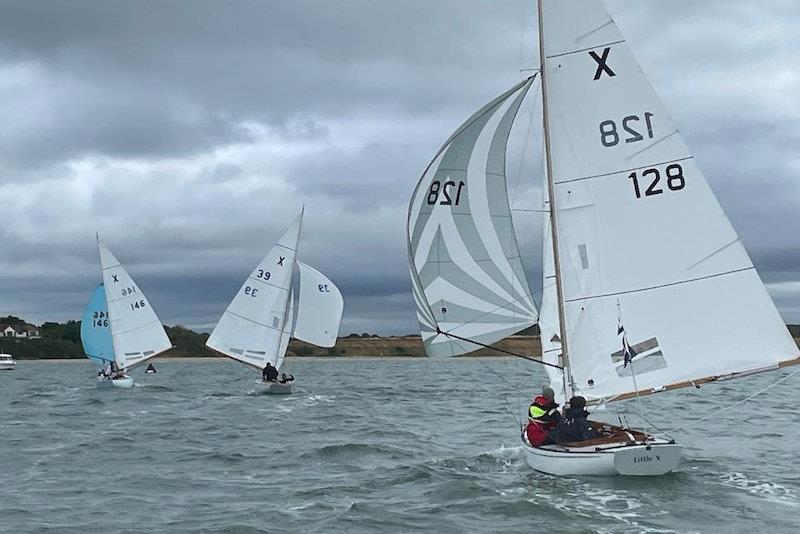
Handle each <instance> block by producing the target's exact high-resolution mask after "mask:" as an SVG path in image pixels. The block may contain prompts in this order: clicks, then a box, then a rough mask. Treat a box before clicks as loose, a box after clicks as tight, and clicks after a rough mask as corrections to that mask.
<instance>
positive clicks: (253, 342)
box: [206, 212, 303, 369]
mask: <svg viewBox="0 0 800 534" xmlns="http://www.w3.org/2000/svg"><path fill="white" fill-rule="evenodd" d="M302 222H303V213H302V212H301V213H300V215H298V216H297V218H296V219H295V220H294V222H293V223H292V224H291V225H290V226H289V228H288V229H287V230H286V232H285V233H284V234H283V237H281V238H280V239H279V240H278V242H277V243H276V244H275V246H274V247H272V249H271V250H270V251H269V253H267V255H266V256H265V257H264V259H263V260H262V261H261V263H259V264H258V265H257V266H256V268H255V269H254V270H253V272H252V273H250V275H249V276H248V277H247V279H246V280H245V281H244V284H243V285H242V288H241V289H240V290H239V292H238V293H237V294H236V296H235V297H234V298H233V301H232V302H231V303H230V305H229V306H228V308H227V309H226V310H225V313H224V314H223V315H222V317H221V318H220V320H219V322H218V323H217V326H216V327H215V328H214V330H213V332H211V336H210V337H209V338H208V341H206V345H207V346H208V347H210V348H212V349H214V350H216V351H218V352H221V353H222V354H225V355H226V356H229V357H231V358H233V359H235V360H238V361H240V362H242V363H244V364H247V365H249V366H251V367H255V368H258V369H261V368H263V367H264V366H265V365H266V364H267V362H269V363H271V364H272V365H276V364H277V361H278V357H279V349H280V344H281V334H282V332H283V331H284V327H285V324H286V321H287V315H288V310H289V305H288V303H289V295H290V291H291V287H290V286H291V282H292V272H293V270H294V264H295V254H296V250H297V243H298V240H299V238H300V227H301V225H302Z"/></svg>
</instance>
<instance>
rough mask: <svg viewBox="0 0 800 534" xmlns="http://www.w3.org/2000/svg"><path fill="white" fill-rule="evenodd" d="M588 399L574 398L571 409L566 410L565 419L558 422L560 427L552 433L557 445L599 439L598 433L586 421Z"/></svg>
mask: <svg viewBox="0 0 800 534" xmlns="http://www.w3.org/2000/svg"><path fill="white" fill-rule="evenodd" d="M587 417H589V412H587V411H586V399H584V398H583V397H572V398H571V399H570V400H569V408H566V409H565V410H564V417H562V418H561V420H560V421H559V422H558V427H556V429H555V430H554V431H553V432H552V434H551V438H552V439H553V441H555V442H556V443H573V442H576V441H584V440H587V439H592V438H596V437H597V433H596V432H595V431H594V429H593V428H592V425H591V424H589V421H588V420H587V419H586V418H587Z"/></svg>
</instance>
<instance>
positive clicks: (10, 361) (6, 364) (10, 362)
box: [0, 354, 17, 371]
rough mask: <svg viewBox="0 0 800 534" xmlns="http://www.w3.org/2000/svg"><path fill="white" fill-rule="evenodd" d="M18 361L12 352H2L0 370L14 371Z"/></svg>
mask: <svg viewBox="0 0 800 534" xmlns="http://www.w3.org/2000/svg"><path fill="white" fill-rule="evenodd" d="M16 366H17V362H16V361H15V360H14V358H13V357H12V356H11V355H10V354H0V371H13V370H14V368H15V367H16Z"/></svg>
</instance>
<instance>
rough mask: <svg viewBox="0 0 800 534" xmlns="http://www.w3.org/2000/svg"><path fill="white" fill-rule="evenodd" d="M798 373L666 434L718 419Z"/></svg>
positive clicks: (794, 372)
mask: <svg viewBox="0 0 800 534" xmlns="http://www.w3.org/2000/svg"><path fill="white" fill-rule="evenodd" d="M797 373H800V369H797V370H795V371H793V372H791V373H789V374H788V375H786V376H784V377H783V378H781V379H780V380H777V381H775V382H774V383H772V384H770V385H769V386H767V387H765V388H763V389H760V390H758V391H756V392H755V393H753V394H752V395H750V396H749V397H747V398H744V399H742V400H740V401H738V402H735V403H733V404H731V405H730V406H726V407H725V408H722V409H721V410H716V411H715V412H714V413H713V414H709V415H707V416H705V417H703V418H701V419H698V420H697V421H692V422H691V423H688V424H686V425H683V426H680V427H677V428H673V429H672V430H667V432H665V434H671V433H673V432H679V431H681V430H686V429H687V428H690V427H692V426H695V425H697V424H699V423H702V422H703V421H706V420H707V419H710V418H712V417H717V416H718V415H719V414H721V413H724V412H727V411H729V410H732V409H733V408H736V407H737V406H739V405H740V404H743V403H745V402H749V401H751V400H753V399H754V398H756V397H758V396H759V395H761V394H762V393H766V392H767V391H769V390H770V389H772V388H774V387H775V386H777V385H778V384H780V383H781V382H785V381H787V380H789V379H790V378H792V377H793V376H794V375H796V374H797Z"/></svg>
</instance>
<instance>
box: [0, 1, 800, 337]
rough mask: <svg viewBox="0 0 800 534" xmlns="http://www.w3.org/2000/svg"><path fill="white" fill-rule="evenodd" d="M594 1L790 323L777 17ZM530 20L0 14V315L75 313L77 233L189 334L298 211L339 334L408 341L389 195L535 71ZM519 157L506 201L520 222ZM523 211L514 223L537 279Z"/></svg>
mask: <svg viewBox="0 0 800 534" xmlns="http://www.w3.org/2000/svg"><path fill="white" fill-rule="evenodd" d="M606 5H607V7H609V9H610V10H611V11H612V14H613V15H614V16H615V18H616V19H617V22H618V24H619V26H620V28H621V30H622V32H623V33H624V34H625V35H626V37H627V39H628V41H629V43H630V45H631V47H632V48H633V51H634V53H635V54H636V56H637V57H638V59H639V61H640V62H641V63H642V66H643V68H644V70H645V72H646V73H647V75H648V76H649V78H650V79H651V81H652V83H653V85H654V86H655V88H656V90H657V92H658V93H659V94H660V95H661V97H662V98H663V100H664V101H665V103H666V105H667V108H668V109H669V110H670V113H671V115H672V116H673V118H674V119H675V120H676V122H677V123H678V125H679V127H680V129H681V131H682V133H683V135H684V136H685V138H686V140H687V142H688V144H689V146H690V147H691V148H692V150H693V152H694V154H695V155H696V158H697V160H698V162H699V164H700V166H701V168H702V169H703V170H704V172H705V174H706V177H707V178H708V180H709V182H710V183H711V185H712V187H713V188H714V189H715V191H716V192H717V195H718V196H719V198H720V201H721V203H722V205H723V207H724V208H725V210H726V211H727V213H728V215H729V217H730V219H731V220H732V222H733V224H734V226H735V227H736V229H737V230H738V231H739V233H740V235H741V237H742V240H743V242H744V244H745V246H746V247H747V249H748V250H749V252H750V253H751V255H752V256H753V260H754V262H755V264H756V267H758V269H759V271H760V273H761V276H762V278H763V279H764V280H765V281H766V282H767V284H768V288H769V290H770V293H771V294H772V295H773V298H775V300H776V303H777V304H778V307H779V308H780V310H781V312H782V314H783V316H784V318H785V319H786V320H787V321H789V322H800V300H798V297H800V232H799V230H800V225H798V222H800V215H798V207H800V180H798V172H800V149H799V148H798V147H800V98H799V97H798V95H800V72H798V66H800V37H798V28H800V3H798V2H796V1H793V0H785V1H780V0H762V1H761V2H753V1H752V0H725V1H721V0H720V1H709V0H706V1H703V2H697V1H692V0H648V1H642V0H613V1H612V0H608V1H607V2H606ZM534 13H535V9H534V3H533V2H532V1H530V0H502V1H501V0H494V1H488V0H486V1H479V0H392V1H390V0H384V1H379V0H358V1H356V0H340V1H334V0H317V1H300V0H284V1H267V0H264V1H247V2H232V1H226V2H217V1H214V2H211V1H207V2H202V1H182V2H176V1H168V2H164V1H161V0H159V1H149V2H144V1H135V2H134V1H125V2H118V1H102V2H100V1H93V2H79V1H70V2H64V1H60V0H57V1H51V2H43V1H31V0H23V1H19V2H14V1H10V0H3V2H2V3H0V315H6V314H14V315H19V316H22V317H24V318H26V319H28V320H29V321H32V322H34V323H41V322H43V321H46V320H58V321H63V320H66V319H70V318H72V319H78V318H79V317H80V315H81V312H82V309H83V306H84V305H85V303H86V301H87V299H88V297H89V295H90V293H91V292H92V290H93V289H94V287H95V286H96V285H97V283H99V280H100V273H99V267H98V259H97V249H96V245H95V240H94V232H95V230H99V231H100V232H101V235H102V236H103V237H104V238H105V240H106V241H107V243H108V244H109V246H110V247H111V249H112V250H113V251H114V252H115V254H116V255H117V257H118V258H119V259H120V261H122V263H123V264H124V265H125V266H126V267H127V268H128V270H129V272H130V273H131V274H132V276H133V277H134V279H136V280H137V282H138V283H139V285H140V286H141V288H142V289H143V290H144V291H145V293H146V294H147V295H148V297H149V299H150V301H151V302H152V304H153V306H154V307H155V309H156V310H157V312H158V314H159V316H160V318H161V320H162V321H163V322H165V323H166V324H172V325H174V324H183V325H186V326H189V327H192V328H195V329H205V330H208V329H210V328H211V327H213V325H214V323H215V322H216V320H217V318H218V317H219V315H220V314H221V313H222V311H223V310H224V309H225V307H226V305H227V303H228V301H229V300H230V299H231V298H232V296H233V294H234V293H235V292H236V291H237V290H238V288H239V286H240V285H241V283H242V280H243V279H244V277H245V276H246V274H247V273H248V272H249V271H250V270H251V269H252V268H253V267H254V266H255V264H256V263H257V262H258V261H259V260H260V258H261V257H262V256H263V255H264V254H265V252H266V251H267V250H268V249H269V248H270V247H271V246H272V244H273V242H274V241H275V239H276V238H277V237H279V235H280V233H281V232H282V230H283V227H285V226H286V225H287V224H288V223H289V221H290V220H291V219H292V218H293V217H294V216H295V214H296V213H297V211H298V210H299V209H300V206H301V205H302V204H305V205H306V220H305V224H304V233H303V236H302V242H301V245H300V258H301V259H302V260H303V261H305V262H307V263H309V264H311V265H313V266H315V267H317V268H318V269H320V270H321V271H323V272H325V273H326V274H328V275H329V276H330V277H331V278H332V279H333V280H334V281H335V282H336V283H337V285H338V286H339V287H340V288H341V290H342V292H343V294H344V295H345V302H346V304H345V315H344V319H343V324H342V333H348V332H352V331H355V332H363V331H369V332H379V333H409V332H413V331H416V329H417V327H416V319H415V315H414V311H413V303H412V299H411V296H410V286H409V281H408V274H407V261H406V245H405V229H404V228H405V213H406V206H407V202H408V198H409V195H410V193H411V190H412V188H413V187H414V184H415V182H416V180H417V178H418V176H419V174H420V172H421V171H422V169H423V168H424V167H425V165H426V164H427V163H428V161H429V159H430V158H431V157H432V156H433V154H434V153H435V151H436V150H437V149H438V147H439V146H440V144H441V143H442V141H443V140H444V139H445V138H446V137H447V136H448V135H449V134H450V133H451V132H452V130H453V129H455V128H456V127H457V126H458V125H459V124H460V123H461V122H462V121H463V120H464V119H465V118H466V117H468V116H469V115H470V114H471V113H472V112H474V111H475V110H476V109H477V108H479V107H480V106H482V105H483V104H484V103H486V102H487V101H489V100H490V99H491V98H493V97H494V96H496V95H497V94H499V93H501V92H503V91H504V90H506V89H507V88H509V87H511V86H512V85H513V84H514V83H516V82H517V81H518V80H519V79H520V76H521V75H520V69H521V68H523V69H524V68H534V67H537V66H538V65H537V64H538V55H537V54H538V53H537V52H536V51H535V49H534V48H533V44H534V43H535V42H536V41H535V39H536V35H535V25H536V21H535V15H534ZM538 143H539V144H540V143H541V141H538ZM536 144H537V141H536V140H535V139H534V140H533V141H531V146H532V147H535V146H536ZM519 152H520V153H519V154H510V155H509V181H510V182H511V183H513V185H514V188H515V190H514V194H513V204H514V206H513V207H515V208H521V209H525V208H536V207H538V204H539V194H540V193H539V184H538V183H536V180H535V178H536V177H534V176H532V174H533V172H529V171H528V170H527V169H535V168H536V165H535V164H532V163H531V162H530V161H526V160H521V158H522V155H523V154H528V155H530V153H531V150H527V151H519ZM530 159H531V158H530V157H528V160H530ZM538 219H539V216H533V217H530V216H526V215H522V216H521V217H520V219H519V220H518V221H517V226H518V228H520V229H521V230H520V233H521V234H523V235H522V236H521V237H522V240H523V247H524V248H525V251H526V252H525V254H526V257H527V260H528V261H527V265H526V268H527V270H528V274H529V276H530V278H531V279H532V280H533V281H534V282H533V283H532V285H533V286H536V287H538V286H540V285H541V284H540V283H537V282H536V280H538V279H539V276H540V274H539V273H540V267H539V265H538V263H539V259H538V258H539V255H538V251H537V249H538V246H539V245H538V243H537V241H536V237H537V236H538V234H539V231H540V230H539V228H540V227H539V225H538ZM527 229H530V232H528V231H527Z"/></svg>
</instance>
